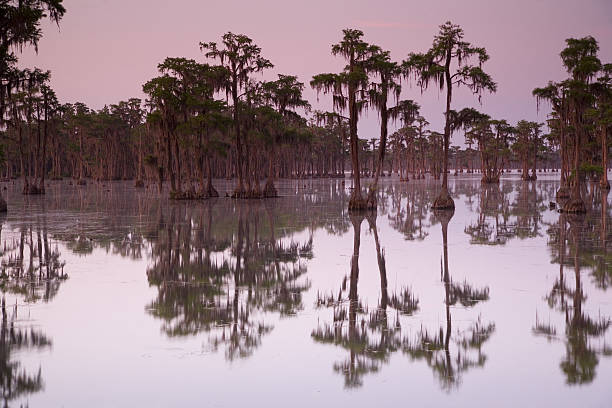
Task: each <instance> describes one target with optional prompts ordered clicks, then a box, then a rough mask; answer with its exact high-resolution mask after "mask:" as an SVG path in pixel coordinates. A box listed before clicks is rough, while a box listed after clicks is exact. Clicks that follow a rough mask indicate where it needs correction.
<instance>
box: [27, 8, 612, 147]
mask: <svg viewBox="0 0 612 408" xmlns="http://www.w3.org/2000/svg"><path fill="white" fill-rule="evenodd" d="M65 6H66V9H67V13H66V16H65V17H64V19H63V20H62V22H61V24H60V29H58V28H57V26H55V25H53V24H50V23H47V22H45V24H44V25H43V32H44V37H43V39H42V41H41V42H40V45H39V53H38V55H37V54H35V53H34V52H33V50H31V49H29V50H26V51H24V53H23V54H22V56H21V60H20V65H21V66H23V67H26V66H28V67H32V66H37V67H40V68H42V69H49V70H51V71H52V86H53V88H54V89H55V90H56V92H57V94H58V96H59V98H60V100H61V101H63V102H74V101H82V102H85V103H86V104H88V105H89V106H91V107H93V108H101V107H103V106H104V105H105V104H111V103H116V102H117V101H119V100H125V99H128V98H130V97H141V98H143V94H142V84H143V83H144V82H146V81H147V80H148V79H150V78H151V77H153V76H155V75H156V74H157V70H156V66H157V64H158V63H159V62H161V61H162V60H163V59H164V58H165V57H167V56H174V57H178V56H182V57H188V58H194V59H197V60H199V61H204V57H203V55H202V53H201V52H200V50H199V48H198V43H199V42H200V41H219V40H220V37H221V35H222V34H223V33H225V32H227V31H233V32H235V33H243V34H246V35H248V36H250V37H251V38H252V39H253V40H254V41H255V42H256V43H257V44H258V45H259V46H260V47H261V48H262V52H263V55H264V56H265V57H266V58H268V59H270V60H271V61H272V62H273V63H274V65H275V67H274V69H272V70H270V71H269V72H268V73H266V75H265V76H264V78H268V79H272V78H273V77H274V76H275V75H276V74H277V73H282V74H293V75H298V77H299V79H300V80H301V81H302V82H304V83H306V85H307V89H306V97H307V98H308V99H309V100H310V102H311V103H312V104H313V107H314V108H316V109H330V108H331V104H330V98H329V97H328V96H324V95H321V97H320V99H319V102H317V98H316V94H315V93H314V92H313V91H312V90H311V89H310V87H309V86H308V82H309V81H310V79H311V77H312V75H314V74H317V73H321V72H334V71H338V70H340V69H341V68H342V67H343V66H344V63H343V61H342V60H341V59H340V58H336V57H333V56H332V55H331V54H330V46H331V44H332V43H335V42H337V41H338V40H339V39H340V37H341V30H342V29H343V28H347V27H350V28H359V29H361V30H363V31H364V33H365V39H366V41H369V42H372V43H375V44H377V45H379V46H381V47H382V48H384V49H388V50H390V51H391V55H392V58H394V59H395V60H398V61H401V60H402V59H404V58H405V57H406V56H407V54H408V53H409V52H411V51H415V52H422V51H425V50H426V49H427V48H428V47H429V46H430V45H431V42H432V39H433V36H434V35H435V34H436V32H437V30H438V25H440V24H442V23H443V22H445V21H446V20H451V21H452V22H454V23H456V24H460V25H461V26H462V27H463V29H464V30H465V39H466V40H467V41H470V42H472V43H473V44H475V45H479V46H484V47H485V48H486V49H487V51H488V52H489V54H490V56H491V60H490V61H489V62H488V63H487V64H486V65H485V70H486V71H487V72H489V73H490V74H491V75H492V76H493V79H494V80H495V81H496V82H497V83H498V91H497V93H496V94H494V95H485V96H484V97H483V98H482V104H481V105H478V102H477V99H476V98H475V97H473V96H472V95H471V94H469V92H457V93H456V94H455V97H454V100H453V108H454V109H461V108H463V107H466V106H473V107H476V108H478V109H480V110H482V111H484V112H486V113H488V114H490V115H491V116H493V117H494V118H496V119H507V120H508V121H510V122H511V123H515V122H516V121H517V120H520V119H528V120H539V121H543V120H544V119H545V114H544V113H543V112H540V113H539V114H538V113H537V111H536V104H535V100H534V99H533V97H532V96H531V90H532V89H533V88H534V87H536V86H542V85H545V84H546V82H547V81H548V80H560V79H563V78H564V75H565V74H564V71H563V69H562V67H561V61H560V59H559V52H560V51H561V49H562V48H563V46H564V40H565V39H566V38H568V37H581V36H585V35H592V36H594V37H595V38H596V39H597V40H599V43H600V48H601V51H600V58H601V59H602V61H603V62H612V44H611V42H612V1H610V0H573V1H567V0H513V1H503V2H502V1H495V0H464V1H456V0H447V1H443V0H431V1H421V2H409V1H406V0H403V1H402V0H390V1H363V0H352V1H345V0H342V1H340V0H327V1H321V0H310V1H299V2H294V1H287V0H285V1H278V0H258V1H252V0H250V1H236V0H233V1H232V0H227V1H205V0H174V1H169V0H129V1H126V0H65ZM402 98H409V99H414V100H416V101H417V102H419V103H420V104H421V105H422V107H423V108H422V113H423V115H424V116H425V117H426V118H427V119H428V120H429V121H430V122H431V123H432V129H434V130H442V128H443V117H442V112H443V110H444V97H443V95H442V94H439V92H438V91H437V89H436V87H435V86H434V87H432V88H431V89H430V90H428V91H426V93H425V94H423V95H421V93H420V90H419V89H418V88H416V87H414V86H413V87H410V85H409V84H408V83H406V84H405V85H404V92H403V95H402ZM378 127H379V121H378V116H377V114H376V113H375V112H370V113H368V114H366V115H365V116H364V117H363V118H362V119H361V123H360V129H359V131H360V133H359V136H360V137H374V136H377V135H378ZM461 141H462V137H461V136H460V135H457V136H455V139H454V142H455V143H460V142H461Z"/></svg>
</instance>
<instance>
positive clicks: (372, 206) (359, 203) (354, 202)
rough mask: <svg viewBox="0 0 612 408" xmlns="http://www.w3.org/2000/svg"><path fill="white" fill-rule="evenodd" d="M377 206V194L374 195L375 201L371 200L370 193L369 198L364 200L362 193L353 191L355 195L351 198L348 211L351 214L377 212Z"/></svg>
mask: <svg viewBox="0 0 612 408" xmlns="http://www.w3.org/2000/svg"><path fill="white" fill-rule="evenodd" d="M370 191H372V190H370ZM376 206H377V203H376V194H374V198H373V199H370V194H369V193H368V198H363V196H362V195H361V194H360V193H357V192H355V191H353V194H351V198H350V199H349V204H348V210H349V211H351V212H359V211H369V210H376Z"/></svg>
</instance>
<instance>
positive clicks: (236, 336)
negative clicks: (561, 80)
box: [0, 175, 612, 407]
mask: <svg viewBox="0 0 612 408" xmlns="http://www.w3.org/2000/svg"><path fill="white" fill-rule="evenodd" d="M514 177H517V176H516V175H515V176H514ZM450 183H451V191H452V194H453V196H454V197H455V203H456V206H457V208H456V210H455V212H454V214H449V213H444V212H442V213H437V212H432V211H431V210H430V209H429V205H430V203H431V202H432V201H433V199H434V197H435V195H436V192H437V183H436V184H434V183H433V182H428V181H411V182H410V183H400V182H399V181H392V180H385V181H383V186H382V188H381V191H380V199H379V211H378V214H377V216H352V215H349V214H348V213H347V212H346V210H345V209H346V207H347V200H348V193H349V191H348V190H347V189H346V188H345V187H344V186H343V185H342V184H341V182H340V181H339V180H314V181H313V180H307V181H299V182H298V181H285V182H281V183H280V189H279V192H280V193H281V195H283V197H281V198H278V199H275V200H267V201H234V200H230V199H228V198H219V199H216V200H211V201H206V202H198V203H188V202H170V201H168V200H166V199H160V198H159V197H158V196H157V194H156V193H155V192H153V191H152V190H151V191H148V190H142V191H137V190H135V189H133V188H132V187H131V186H132V183H131V182H130V183H107V184H106V185H104V186H101V185H100V186H97V185H90V186H87V187H79V188H77V187H73V186H69V185H68V184H67V182H65V181H64V182H54V183H52V184H51V187H50V188H49V189H48V194H47V196H46V197H23V196H22V195H21V194H19V193H18V191H19V189H18V186H13V185H8V190H6V191H4V194H5V196H7V198H8V200H7V201H8V202H9V213H8V215H7V216H5V217H4V218H2V219H1V220H0V222H1V224H2V228H1V248H0V251H1V256H2V274H3V280H2V284H1V289H2V293H3V297H4V299H5V307H4V309H3V315H2V327H1V335H0V384H1V388H2V397H3V400H4V403H5V404H6V405H8V406H20V405H24V406H25V405H29V406H30V407H136V406H142V407H177V406H181V407H195V406H197V407H203V406H210V407H236V406H241V405H249V406H267V407H287V406H292V407H312V406H318V407H324V406H331V405H334V406H345V404H346V405H347V406H348V404H350V406H353V407H360V406H364V407H365V406H391V405H399V404H401V405H412V406H431V407H441V406H448V407H451V406H452V407H468V406H469V407H474V406H502V407H504V406H507V407H515V406H524V407H541V406H555V407H578V406H580V407H611V406H612V386H611V384H612V329H610V328H609V326H610V318H611V317H612V257H611V255H610V253H612V252H610V251H608V250H607V249H606V246H607V245H610V239H611V238H612V234H611V233H610V232H609V230H610V226H611V225H612V220H611V219H610V217H611V215H610V211H609V209H608V208H609V207H611V206H609V205H608V201H609V199H608V198H610V197H612V195H610V196H609V197H607V196H605V195H604V196H602V194H601V193H600V192H599V191H597V190H596V189H593V190H591V189H590V188H589V190H588V191H586V192H585V196H586V197H587V202H588V204H587V206H588V207H589V213H588V214H587V215H586V216H582V217H569V216H562V215H560V214H559V213H557V212H556V211H555V210H554V209H551V208H550V207H549V202H550V201H553V200H554V193H555V191H556V189H557V188H558V181H557V180H556V179H554V178H546V177H540V180H538V181H537V182H536V183H523V182H521V181H520V180H518V179H513V178H512V177H510V178H508V179H506V180H503V181H502V183H501V185H500V186H495V187H489V188H481V185H480V183H479V179H478V178H477V177H473V178H472V177H469V176H464V177H459V178H456V177H455V178H452V179H451V181H450ZM220 187H221V188H220V191H224V190H229V189H230V188H231V186H230V185H222V184H220ZM347 187H348V181H347Z"/></svg>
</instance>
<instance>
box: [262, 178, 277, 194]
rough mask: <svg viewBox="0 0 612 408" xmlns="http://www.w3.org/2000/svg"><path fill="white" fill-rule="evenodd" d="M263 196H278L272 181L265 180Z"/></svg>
mask: <svg viewBox="0 0 612 408" xmlns="http://www.w3.org/2000/svg"><path fill="white" fill-rule="evenodd" d="M263 196H264V197H265V198H275V197H278V191H276V187H274V184H273V183H271V182H270V183H268V182H266V185H265V186H264V190H263Z"/></svg>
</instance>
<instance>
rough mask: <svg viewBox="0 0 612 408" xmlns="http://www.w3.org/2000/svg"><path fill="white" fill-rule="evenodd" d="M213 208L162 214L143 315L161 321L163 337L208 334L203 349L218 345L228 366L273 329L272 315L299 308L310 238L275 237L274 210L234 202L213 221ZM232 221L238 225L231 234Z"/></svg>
mask: <svg viewBox="0 0 612 408" xmlns="http://www.w3.org/2000/svg"><path fill="white" fill-rule="evenodd" d="M213 205H214V204H213V203H212V202H207V203H206V204H205V206H204V207H203V208H202V207H189V206H172V207H170V209H169V210H168V211H169V217H168V218H167V221H165V222H163V223H162V225H163V227H162V228H161V230H160V232H159V234H158V237H157V239H156V240H155V241H153V242H152V243H151V248H152V265H151V266H150V267H149V269H148V270H147V276H148V279H149V283H150V284H151V285H153V286H156V287H157V290H158V295H157V298H156V299H155V300H154V301H153V302H152V303H151V304H150V305H149V306H148V308H147V310H148V311H149V313H151V314H152V315H153V316H155V317H156V318H159V319H161V320H163V322H164V323H163V325H162V331H163V332H164V333H165V334H166V335H168V336H170V337H178V336H193V335H196V334H199V333H203V332H204V333H207V334H208V341H207V344H208V346H209V347H210V348H211V349H213V350H217V349H218V348H220V347H223V348H224V350H225V356H226V358H227V359H228V360H233V359H235V358H244V357H248V356H250V355H251V354H252V353H253V351H254V350H255V349H256V348H257V347H258V346H259V345H260V344H261V339H262V337H263V336H264V335H265V334H267V333H269V332H270V331H271V330H272V329H273V326H272V325H271V324H270V323H269V322H268V321H269V320H271V317H272V315H274V314H275V315H277V316H291V315H295V314H296V313H297V312H298V311H299V310H301V309H302V307H303V305H302V297H301V293H302V292H303V291H305V290H307V289H308V288H309V287H310V283H309V282H308V280H305V279H304V275H305V273H306V265H305V263H304V261H303V257H304V256H306V257H308V256H309V254H310V253H311V251H312V239H311V238H310V239H309V240H308V241H306V242H304V243H298V242H294V241H293V239H292V238H291V236H283V237H277V235H276V230H277V227H276V225H275V219H277V218H278V214H276V212H275V209H274V208H273V206H269V207H267V208H266V209H265V211H263V209H262V208H254V206H250V205H246V204H244V203H238V204H237V205H236V206H235V207H233V208H218V210H220V211H218V212H216V213H215V215H213ZM262 214H265V218H268V221H267V222H265V220H262V219H261V215H262ZM213 220H214V221H213ZM230 220H236V223H235V224H234V225H235V230H234V225H232V224H233V223H232V222H231V221H230ZM228 226H229V229H228Z"/></svg>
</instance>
